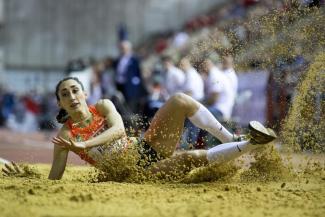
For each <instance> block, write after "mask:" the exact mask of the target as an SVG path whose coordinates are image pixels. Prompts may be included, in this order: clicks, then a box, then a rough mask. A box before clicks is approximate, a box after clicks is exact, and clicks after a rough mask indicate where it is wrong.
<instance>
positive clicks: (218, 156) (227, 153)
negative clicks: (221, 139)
mask: <svg viewBox="0 0 325 217" xmlns="http://www.w3.org/2000/svg"><path fill="white" fill-rule="evenodd" d="M256 147H257V146H255V145H252V144H250V143H249V141H241V142H230V143H224V144H221V145H217V146H215V147H213V148H210V149H209V150H208V151H207V159H208V161H209V163H218V164H219V163H225V162H227V161H230V160H233V159H235V158H237V157H239V156H240V155H242V154H245V153H247V152H248V151H251V150H253V149H255V148H256Z"/></svg>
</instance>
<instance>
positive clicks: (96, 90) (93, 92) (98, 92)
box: [88, 61, 104, 105]
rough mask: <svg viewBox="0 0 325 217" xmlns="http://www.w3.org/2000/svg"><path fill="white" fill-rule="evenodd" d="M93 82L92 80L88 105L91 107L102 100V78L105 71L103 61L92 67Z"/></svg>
mask: <svg viewBox="0 0 325 217" xmlns="http://www.w3.org/2000/svg"><path fill="white" fill-rule="evenodd" d="M91 70H92V72H91V80H90V92H89V95H88V103H89V104H91V105H94V104H96V102H98V101H99V100H100V99H101V98H102V87H101V81H100V76H101V74H102V72H103V71H104V64H103V62H101V61H98V62H96V63H94V64H93V65H92V66H91Z"/></svg>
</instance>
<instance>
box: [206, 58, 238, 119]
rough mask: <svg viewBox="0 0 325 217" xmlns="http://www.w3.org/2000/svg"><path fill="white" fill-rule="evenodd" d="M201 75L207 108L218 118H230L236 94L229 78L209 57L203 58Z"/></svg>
mask: <svg viewBox="0 0 325 217" xmlns="http://www.w3.org/2000/svg"><path fill="white" fill-rule="evenodd" d="M202 75H203V77H204V82H205V96H206V99H205V100H206V104H207V105H208V109H209V110H210V111H211V112H212V113H213V114H214V115H215V116H216V117H218V118H220V119H223V120H227V119H230V117H231V113H232V109H233V106H234V103H235V96H236V94H235V92H234V91H233V86H232V84H231V82H230V79H229V78H228V77H227V76H226V75H224V73H223V72H222V71H221V70H219V69H218V68H217V67H216V66H215V65H214V63H213V62H212V61H211V60H210V59H205V60H204V62H203V67H202Z"/></svg>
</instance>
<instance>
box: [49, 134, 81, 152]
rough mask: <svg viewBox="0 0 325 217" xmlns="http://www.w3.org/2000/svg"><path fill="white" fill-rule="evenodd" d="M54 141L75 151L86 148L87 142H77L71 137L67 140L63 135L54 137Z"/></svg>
mask: <svg viewBox="0 0 325 217" xmlns="http://www.w3.org/2000/svg"><path fill="white" fill-rule="evenodd" d="M52 142H53V143H54V144H55V145H59V146H61V147H63V148H68V149H70V150H73V151H81V150H84V149H86V143H85V142H76V141H73V140H72V139H69V140H66V139H63V138H62V137H59V136H58V137H54V138H53V139H52Z"/></svg>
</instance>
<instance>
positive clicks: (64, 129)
mask: <svg viewBox="0 0 325 217" xmlns="http://www.w3.org/2000/svg"><path fill="white" fill-rule="evenodd" d="M58 136H59V137H63V138H64V139H69V138H70V129H69V127H68V126H67V124H63V126H62V127H61V129H60V130H59V132H58Z"/></svg>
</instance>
